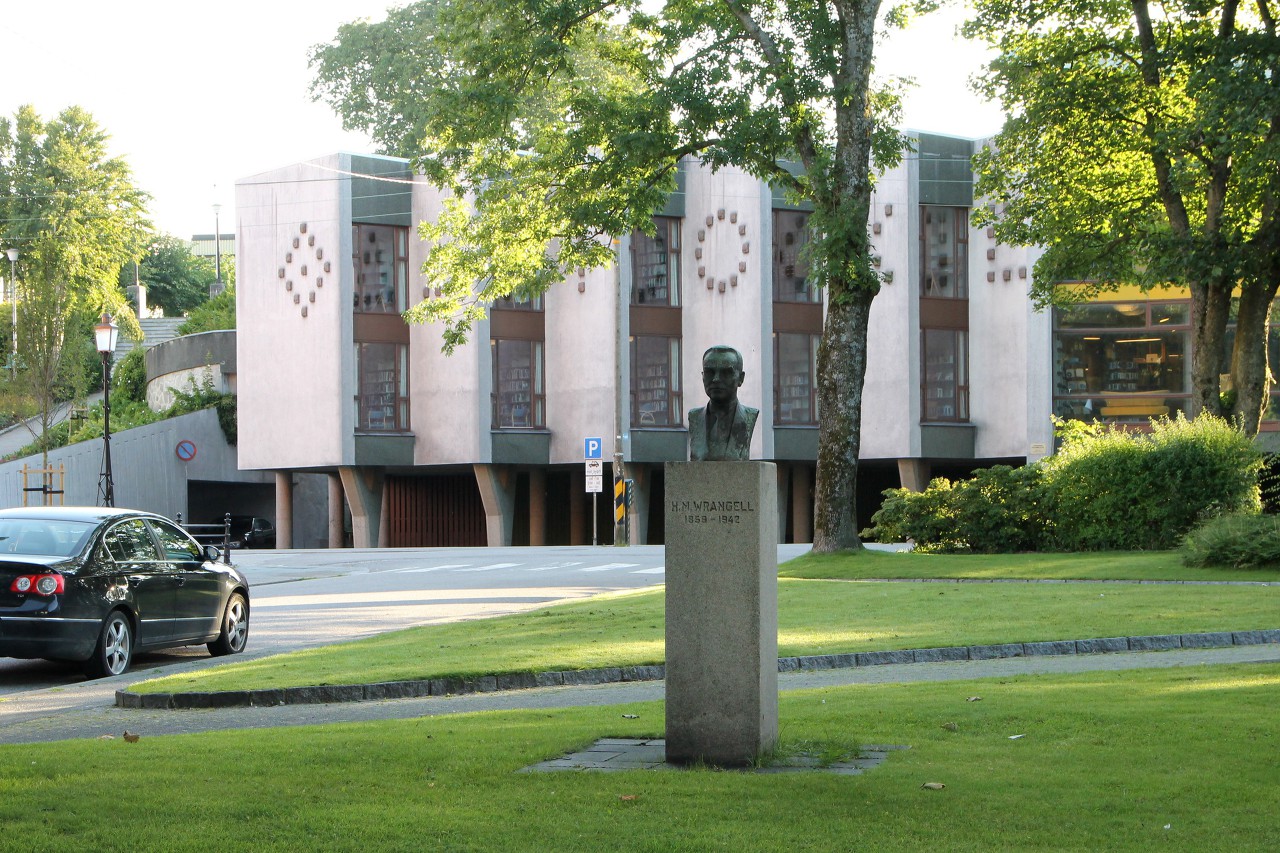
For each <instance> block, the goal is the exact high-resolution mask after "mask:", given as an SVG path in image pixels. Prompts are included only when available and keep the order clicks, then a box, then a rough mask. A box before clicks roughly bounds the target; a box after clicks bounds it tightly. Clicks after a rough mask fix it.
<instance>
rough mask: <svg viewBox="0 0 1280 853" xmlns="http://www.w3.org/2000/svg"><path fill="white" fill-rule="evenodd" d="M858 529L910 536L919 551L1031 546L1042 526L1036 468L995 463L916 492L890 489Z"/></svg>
mask: <svg viewBox="0 0 1280 853" xmlns="http://www.w3.org/2000/svg"><path fill="white" fill-rule="evenodd" d="M884 494H885V496H886V500H885V502H884V504H882V505H881V507H880V509H879V510H877V511H876V513H875V514H874V515H873V516H872V517H871V523H872V527H871V528H868V529H867V530H864V531H863V532H862V535H863V536H864V537H867V538H870V539H877V540H878V541H881V542H892V541H899V540H903V539H910V540H911V541H913V542H914V543H915V544H916V547H917V548H918V549H919V550H922V551H937V552H959V551H974V552H978V553H985V554H993V553H1008V552H1012V551H1030V550H1035V549H1036V548H1037V547H1038V546H1039V543H1040V541H1041V539H1042V531H1043V530H1044V527H1045V517H1044V514H1043V508H1042V507H1043V501H1042V489H1041V472H1040V468H1039V467H1038V466H1035V465H1028V466H1024V467H1021V468H1010V467H1009V466H1008V465H997V466H995V467H993V468H986V469H983V470H981V471H978V472H977V473H976V474H974V476H973V477H972V478H970V479H968V480H961V481H959V482H956V483H952V482H951V481H949V480H946V479H944V478H937V479H935V480H933V481H932V482H930V483H929V487H928V488H927V489H926V490H925V491H923V492H920V493H914V492H910V491H907V490H906V489H888V490H886V491H885V493H884Z"/></svg>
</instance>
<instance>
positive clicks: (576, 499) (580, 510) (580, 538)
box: [569, 466, 599, 545]
mask: <svg viewBox="0 0 1280 853" xmlns="http://www.w3.org/2000/svg"><path fill="white" fill-rule="evenodd" d="M596 500H599V498H597V499H596ZM590 507H591V496H590V495H588V494H587V478H586V474H585V473H584V472H583V469H582V466H578V467H577V468H576V469H574V470H573V471H572V472H571V473H570V474H569V544H570V545H589V544H591V519H590V518H589V517H588V515H587V513H589V512H590V511H591V510H590Z"/></svg>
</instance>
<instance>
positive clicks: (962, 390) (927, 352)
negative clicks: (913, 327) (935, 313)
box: [921, 329, 969, 421]
mask: <svg viewBox="0 0 1280 853" xmlns="http://www.w3.org/2000/svg"><path fill="white" fill-rule="evenodd" d="M921 337H922V338H923V348H924V385H923V391H924V420H925V421H967V420H969V376H968V374H969V365H968V359H969V341H968V338H969V333H968V332H967V331H964V330H962V329H922V330H921Z"/></svg>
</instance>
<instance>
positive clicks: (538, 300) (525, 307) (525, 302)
mask: <svg viewBox="0 0 1280 853" xmlns="http://www.w3.org/2000/svg"><path fill="white" fill-rule="evenodd" d="M493 307H494V308H495V309H497V310H499V311H541V310H542V297H541V296H540V295H539V296H534V297H532V298H530V297H527V296H516V295H514V294H512V295H511V296H503V297H501V298H500V299H496V300H494V303H493Z"/></svg>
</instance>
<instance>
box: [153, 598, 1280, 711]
mask: <svg viewBox="0 0 1280 853" xmlns="http://www.w3.org/2000/svg"><path fill="white" fill-rule="evenodd" d="M778 602H779V604H778V611H779V612H778V651H779V654H780V655H782V656H790V655H808V654H839V653H847V652H865V651H880V650H886V649H911V648H931V647H935V646H962V645H983V644H988V643H1006V642H1036V641H1041V640H1065V639H1084V638H1090V637H1115V636H1132V635H1146V634H1178V633H1194V632H1202V631H1245V630H1256V629H1269V628H1276V627H1280V624H1277V623H1280V587H1217V586H1215V587H1205V586H1157V585H1138V584H1127V583H1119V584H1106V585H1099V584H1072V583H1062V584H903V583H875V582H869V583H847V582H843V581H807V580H783V581H781V582H780V583H779V588H778ZM663 610H664V599H663V592H662V590H660V589H659V590H645V591H642V592H638V593H625V594H621V595H608V596H600V597H597V598H592V599H588V600H586V601H580V602H573V603H569V604H563V605H559V606H556V607H548V608H545V609H543V610H538V611H535V612H533V613H529V614H520V615H513V616H503V617H499V618H495V619H487V620H482V621H477V622H461V623H451V624H445V625H430V626H424V627H420V628H411V629H408V630H405V631H398V632H395V633H390V634H383V635H380V636H377V637H371V638H368V639H364V640H358V641H355V642H351V643H344V644H341V645H335V646H326V647H323V648H317V649H311V650H308V651H304V652H296V653H293V654H288V655H278V656H274V657H268V658H261V659H259V660H253V661H244V662H237V663H229V664H226V665H223V666H218V667H211V668H209V669H205V670H201V671H199V672H193V673H186V674H181V675H174V676H169V677H166V678H161V679H157V680H154V681H148V682H144V683H142V684H138V685H135V686H134V687H133V688H132V689H134V690H137V691H139V692H180V691H192V690H252V689H259V688H269V687H295V686H308V685H317V684H359V683H366V682H377V681H399V680H410V679H425V678H437V677H442V676H475V675H486V674H496V673H504V672H525V671H530V670H533V671H549V670H564V669H585V668H591V667H600V666H630V665H640V664H653V663H661V662H662V660H663V658H664V650H663V640H664V636H663V635H664V626H665V619H664V613H663Z"/></svg>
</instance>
